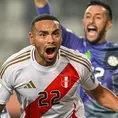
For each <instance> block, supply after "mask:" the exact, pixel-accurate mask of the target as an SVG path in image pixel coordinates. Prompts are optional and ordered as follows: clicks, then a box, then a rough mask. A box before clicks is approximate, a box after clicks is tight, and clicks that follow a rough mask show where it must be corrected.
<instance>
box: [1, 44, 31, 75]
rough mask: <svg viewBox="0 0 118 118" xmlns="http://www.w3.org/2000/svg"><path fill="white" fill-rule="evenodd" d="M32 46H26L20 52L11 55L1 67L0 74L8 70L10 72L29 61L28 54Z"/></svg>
mask: <svg viewBox="0 0 118 118" xmlns="http://www.w3.org/2000/svg"><path fill="white" fill-rule="evenodd" d="M32 48H33V46H27V47H25V48H23V49H22V50H20V51H19V52H17V53H15V54H13V55H11V56H10V57H9V58H8V59H7V60H6V61H5V62H4V63H3V65H2V66H1V69H0V74H1V73H4V72H5V71H6V70H8V71H9V70H10V72H11V71H12V70H13V69H14V68H16V66H17V67H20V66H23V64H21V63H23V62H25V61H27V60H28V59H30V52H31V49H32Z"/></svg>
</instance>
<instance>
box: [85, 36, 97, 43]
mask: <svg viewBox="0 0 118 118" xmlns="http://www.w3.org/2000/svg"><path fill="white" fill-rule="evenodd" d="M86 39H87V41H88V42H89V43H91V44H96V43H98V40H97V38H96V37H87V38H86Z"/></svg>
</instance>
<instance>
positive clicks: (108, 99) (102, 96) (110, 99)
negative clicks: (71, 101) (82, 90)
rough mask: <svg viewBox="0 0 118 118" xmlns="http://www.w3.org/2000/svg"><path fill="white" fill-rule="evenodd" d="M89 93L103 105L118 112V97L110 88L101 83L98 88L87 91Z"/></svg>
mask: <svg viewBox="0 0 118 118" xmlns="http://www.w3.org/2000/svg"><path fill="white" fill-rule="evenodd" d="M87 93H88V94H89V95H90V96H91V97H92V98H94V99H95V100H96V101H97V102H98V103H99V104H101V105H102V106H104V107H107V108H109V109H111V110H113V111H115V112H118V97H117V96H116V95H115V94H113V93H112V92H111V91H110V90H109V89H107V88H105V87H103V86H102V85H100V84H99V85H98V87H97V88H95V89H94V90H90V91H87Z"/></svg>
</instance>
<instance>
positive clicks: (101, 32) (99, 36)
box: [85, 24, 106, 45]
mask: <svg viewBox="0 0 118 118" xmlns="http://www.w3.org/2000/svg"><path fill="white" fill-rule="evenodd" d="M105 33H106V24H105V26H104V27H103V28H102V30H101V31H100V32H99V33H98V37H97V38H96V39H95V40H92V41H91V40H89V39H87V35H86V33H85V38H86V40H87V41H88V42H89V43H90V44H93V45H95V44H98V43H99V42H100V41H101V40H102V37H104V35H105Z"/></svg>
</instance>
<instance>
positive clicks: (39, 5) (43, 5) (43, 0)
mask: <svg viewBox="0 0 118 118" xmlns="http://www.w3.org/2000/svg"><path fill="white" fill-rule="evenodd" d="M34 3H35V6H36V11H37V14H38V15H41V14H51V15H53V11H52V7H51V5H50V3H49V2H48V0H34Z"/></svg>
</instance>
